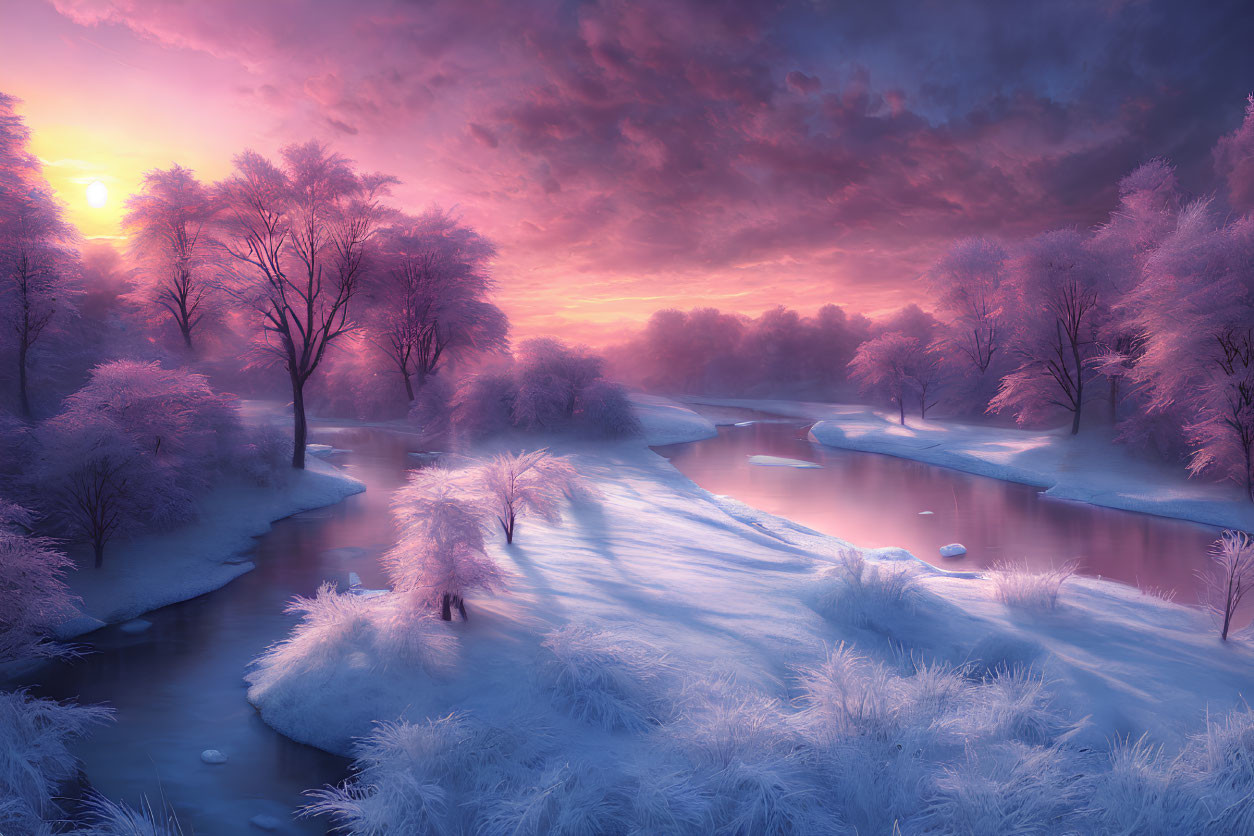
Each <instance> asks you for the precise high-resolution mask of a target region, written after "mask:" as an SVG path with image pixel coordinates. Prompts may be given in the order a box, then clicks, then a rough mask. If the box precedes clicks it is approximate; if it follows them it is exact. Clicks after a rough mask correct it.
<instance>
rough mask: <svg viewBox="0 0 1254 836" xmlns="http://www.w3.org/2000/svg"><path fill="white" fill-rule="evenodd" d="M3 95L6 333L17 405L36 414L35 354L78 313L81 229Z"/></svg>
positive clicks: (0, 184)
mask: <svg viewBox="0 0 1254 836" xmlns="http://www.w3.org/2000/svg"><path fill="white" fill-rule="evenodd" d="M15 104H16V100H15V99H13V98H11V97H9V96H6V95H4V94H0V327H3V329H4V331H3V332H2V333H0V339H2V340H4V341H5V342H8V343H11V345H12V350H13V354H14V359H15V363H14V365H15V367H16V372H17V389H18V404H19V409H20V410H21V413H22V414H23V415H24V416H26V417H28V418H29V417H30V415H31V397H30V380H29V375H30V366H31V352H32V350H33V349H34V348H35V346H36V344H37V343H39V341H40V339H41V338H42V337H44V336H46V335H47V332H48V331H49V329H50V328H53V327H55V325H56V320H57V319H61V320H64V319H65V318H66V317H67V316H68V315H69V314H71V313H72V312H73V305H72V297H73V296H74V295H75V293H76V289H77V288H76V283H75V269H76V261H77V252H76V250H75V245H76V243H77V241H78V235H77V233H76V232H75V230H74V228H73V227H72V226H71V225H70V224H68V223H66V222H65V220H64V218H63V217H62V209H61V205H60V204H59V203H58V202H57V201H56V199H55V198H54V197H53V195H52V189H51V188H50V187H49V186H48V183H47V181H46V180H44V177H43V173H42V169H41V167H40V164H39V161H38V159H37V158H36V157H35V156H34V155H33V154H32V153H31V152H30V150H29V148H28V145H29V140H30V133H29V131H28V130H27V128H26V126H25V124H24V123H23V122H22V119H21V117H19V116H18V115H17V114H16V112H15V111H14V105H15Z"/></svg>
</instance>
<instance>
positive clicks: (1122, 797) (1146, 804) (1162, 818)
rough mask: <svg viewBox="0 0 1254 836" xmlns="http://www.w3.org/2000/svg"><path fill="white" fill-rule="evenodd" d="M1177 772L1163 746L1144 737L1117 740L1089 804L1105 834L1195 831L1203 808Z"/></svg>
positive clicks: (1154, 835)
mask: <svg viewBox="0 0 1254 836" xmlns="http://www.w3.org/2000/svg"><path fill="white" fill-rule="evenodd" d="M1174 773H1175V767H1174V764H1173V763H1172V762H1171V761H1170V759H1168V758H1166V757H1164V755H1163V752H1162V749H1161V747H1158V746H1153V745H1151V744H1150V743H1148V742H1147V741H1146V739H1145V738H1144V737H1142V738H1141V739H1139V740H1135V741H1131V740H1117V741H1115V743H1114V745H1113V747H1112V749H1111V752H1110V760H1109V769H1108V770H1106V771H1104V772H1101V773H1099V774H1098V775H1096V776H1095V778H1094V781H1093V788H1092V792H1091V795H1090V797H1089V801H1088V808H1089V810H1090V811H1091V812H1092V814H1093V817H1094V819H1095V822H1096V823H1097V824H1098V825H1099V826H1100V828H1101V830H1102V832H1106V833H1136V834H1138V836H1174V834H1177V833H1188V832H1189V831H1190V829H1196V828H1197V822H1198V821H1199V815H1200V812H1201V805H1200V804H1199V803H1198V799H1197V798H1196V796H1195V794H1194V793H1193V792H1192V788H1190V787H1188V786H1186V785H1185V784H1184V783H1183V782H1182V781H1178V780H1176V779H1177V777H1178V776H1177V775H1175V774H1174Z"/></svg>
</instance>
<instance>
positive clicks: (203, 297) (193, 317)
mask: <svg viewBox="0 0 1254 836" xmlns="http://www.w3.org/2000/svg"><path fill="white" fill-rule="evenodd" d="M215 211H216V206H215V203H214V200H213V194H212V192H211V191H210V189H209V188H208V187H206V186H205V185H204V184H203V183H201V182H200V181H199V180H197V179H196V175H195V174H194V173H193V172H192V171H191V170H190V169H187V168H183V167H182V166H179V165H175V166H171V167H170V168H168V169H160V168H157V169H153V170H152V171H149V172H147V173H146V174H145V175H144V183H143V186H142V188H141V190H140V192H139V193H138V194H134V195H131V197H130V198H129V199H128V200H127V201H126V215H125V216H124V217H123V219H122V223H123V225H124V226H125V228H126V230H127V232H128V234H129V235H130V239H131V240H130V245H131V254H132V256H133V257H134V258H135V260H136V263H137V264H138V265H139V266H140V269H139V271H138V275H137V277H138V279H139V286H138V288H137V290H138V295H139V297H140V300H141V301H142V303H143V304H145V305H146V306H149V307H151V308H152V309H153V310H154V313H155V314H157V315H159V316H169V318H170V319H171V320H173V322H174V325H175V327H177V328H178V330H179V334H181V335H182V338H183V343H184V345H185V346H186V347H187V349H188V350H189V351H190V350H192V348H193V335H194V333H196V330H197V327H198V326H199V325H200V323H201V321H202V320H204V318H205V317H206V316H208V315H211V314H212V313H213V312H214V310H213V309H214V307H215V304H216V302H217V299H216V296H217V293H218V291H217V288H216V284H217V281H218V276H217V275H215V271H216V269H218V267H217V264H215V262H216V261H217V260H218V259H220V257H221V251H220V250H218V249H217V248H216V247H215V246H214V242H213V241H212V239H211V237H210V234H209V233H210V228H209V227H210V223H211V222H212V220H213V216H214V212H215Z"/></svg>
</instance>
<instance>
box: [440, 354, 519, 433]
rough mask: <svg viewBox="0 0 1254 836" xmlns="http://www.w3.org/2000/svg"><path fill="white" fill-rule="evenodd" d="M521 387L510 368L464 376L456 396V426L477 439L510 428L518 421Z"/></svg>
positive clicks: (454, 416) (454, 419)
mask: <svg viewBox="0 0 1254 836" xmlns="http://www.w3.org/2000/svg"><path fill="white" fill-rule="evenodd" d="M517 395H518V387H517V385H516V384H515V382H514V376H513V375H512V374H511V373H510V372H508V371H493V372H481V373H479V374H474V375H471V376H469V377H467V378H465V379H463V380H462V381H461V383H460V385H459V386H458V387H457V393H456V395H454V397H453V403H452V415H453V421H452V423H453V427H454V429H455V431H456V433H457V435H458V436H459V438H462V439H464V440H466V441H470V442H475V441H481V440H483V439H485V438H492V437H493V436H498V435H501V434H502V433H505V432H508V431H509V429H510V428H511V427H512V426H513V425H514V399H515V398H516V397H517Z"/></svg>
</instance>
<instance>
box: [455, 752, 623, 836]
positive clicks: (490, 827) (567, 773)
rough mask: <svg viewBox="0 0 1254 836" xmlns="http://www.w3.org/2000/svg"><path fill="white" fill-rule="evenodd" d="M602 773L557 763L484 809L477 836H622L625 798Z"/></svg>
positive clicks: (575, 764)
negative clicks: (606, 835) (603, 835)
mask: <svg viewBox="0 0 1254 836" xmlns="http://www.w3.org/2000/svg"><path fill="white" fill-rule="evenodd" d="M603 772H604V770H600V769H597V768H595V767H593V766H591V765H590V764H586V763H578V762H576V763H574V764H568V763H554V764H553V765H551V766H549V767H548V768H547V769H545V770H544V771H542V772H541V773H540V774H539V775H536V776H532V777H531V778H530V779H529V781H528V783H525V784H522V785H520V786H517V787H514V788H512V791H509V792H504V793H500V794H498V795H497V796H496V797H495V798H492V799H490V800H489V801H488V803H487V804H486V805H485V808H484V811H483V815H482V817H481V820H480V822H479V827H478V828H477V829H478V832H483V833H509V834H517V836H547V834H554V836H584V834H588V835H589V836H594V834H601V833H620V832H622V820H623V818H624V815H625V812H626V809H627V799H626V796H625V795H624V794H623V793H622V792H621V790H619V789H618V788H617V787H616V783H617V782H615V781H613V780H612V779H611V780H606V778H605V776H604V775H603V774H602V773H603Z"/></svg>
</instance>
